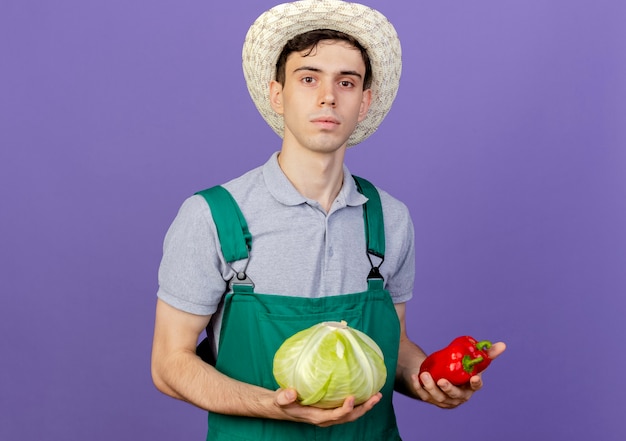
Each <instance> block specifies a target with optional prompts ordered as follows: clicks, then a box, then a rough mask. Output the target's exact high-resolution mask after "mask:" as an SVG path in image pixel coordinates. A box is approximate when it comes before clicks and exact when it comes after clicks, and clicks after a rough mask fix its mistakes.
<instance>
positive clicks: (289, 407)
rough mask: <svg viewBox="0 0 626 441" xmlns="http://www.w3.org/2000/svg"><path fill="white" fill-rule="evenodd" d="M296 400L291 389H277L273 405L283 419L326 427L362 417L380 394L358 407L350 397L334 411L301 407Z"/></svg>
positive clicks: (295, 394) (296, 395)
mask: <svg viewBox="0 0 626 441" xmlns="http://www.w3.org/2000/svg"><path fill="white" fill-rule="evenodd" d="M297 398H298V394H297V392H296V391H295V390H293V389H278V390H277V391H276V398H275V400H274V403H275V404H276V406H277V408H279V409H280V410H281V411H282V412H283V413H284V414H285V416H286V417H287V418H285V419H289V420H292V421H298V422H301V423H308V424H313V425H316V426H319V427H328V426H333V425H335V424H343V423H349V422H351V421H354V420H356V419H358V418H360V417H362V416H363V415H365V413H366V412H369V411H370V410H372V408H373V407H374V406H375V405H376V404H377V403H378V402H379V401H380V399H381V398H382V394H381V393H380V392H378V393H377V394H375V395H373V396H372V397H370V398H369V399H368V400H367V401H366V402H365V403H362V404H359V405H358V406H355V405H354V397H352V396H350V397H347V398H346V399H345V401H344V402H343V405H342V406H341V407H337V408H335V409H321V408H319V407H314V406H303V405H301V404H299V403H298V402H297Z"/></svg>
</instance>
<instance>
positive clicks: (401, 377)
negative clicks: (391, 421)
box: [395, 303, 506, 409]
mask: <svg viewBox="0 0 626 441" xmlns="http://www.w3.org/2000/svg"><path fill="white" fill-rule="evenodd" d="M395 307H396V312H397V314H398V319H399V320H400V348H399V350H398V367H397V370H396V385H395V387H396V390H397V391H398V392H400V393H403V394H405V395H408V396H411V397H413V398H417V399H420V400H422V401H425V402H428V403H431V404H434V405H436V406H439V407H442V408H448V409H449V408H453V407H457V406H459V405H460V404H463V403H464V402H466V401H467V400H469V399H470V398H471V396H472V395H473V393H474V392H476V391H477V390H479V389H480V388H482V387H483V381H482V375H481V374H478V375H474V376H473V377H472V378H471V379H470V382H469V385H467V386H462V387H457V386H454V385H453V384H452V383H450V382H449V381H448V380H445V379H441V380H439V381H438V382H437V383H435V382H434V381H433V379H432V377H431V376H430V374H428V373H426V372H425V373H423V374H422V376H421V378H422V382H423V383H424V386H422V385H421V384H420V381H419V377H418V375H419V369H420V365H421V364H422V362H423V361H424V359H425V358H426V353H424V351H423V350H422V349H421V348H420V347H419V346H417V345H416V344H415V343H413V342H412V341H411V340H410V339H409V337H408V335H407V333H406V304H405V303H399V304H396V305H395ZM505 349H506V345H505V344H504V343H502V342H499V343H495V344H494V345H492V347H491V348H490V349H489V356H490V357H491V358H492V359H493V358H496V357H497V356H498V355H500V354H501V353H502V352H504V350H505Z"/></svg>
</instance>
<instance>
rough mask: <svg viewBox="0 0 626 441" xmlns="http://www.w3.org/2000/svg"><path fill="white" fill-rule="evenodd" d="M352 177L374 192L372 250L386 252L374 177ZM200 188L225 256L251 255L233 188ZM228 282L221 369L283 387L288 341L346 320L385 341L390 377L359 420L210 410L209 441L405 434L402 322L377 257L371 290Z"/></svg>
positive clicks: (368, 226) (368, 222)
mask: <svg viewBox="0 0 626 441" xmlns="http://www.w3.org/2000/svg"><path fill="white" fill-rule="evenodd" d="M354 179H355V181H356V182H357V187H358V188H359V191H361V193H363V194H364V195H365V196H367V197H368V202H367V203H366V204H365V205H364V207H363V218H364V223H365V234H366V238H367V244H368V245H367V248H368V249H367V253H368V257H369V256H370V254H372V255H375V256H378V257H380V258H384V251H385V250H384V248H385V239H384V237H385V236H384V226H383V219H382V207H381V204H380V197H379V195H378V192H377V190H376V189H375V187H374V186H373V185H372V184H370V183H369V182H368V181H366V180H364V179H362V178H357V177H355V178H354ZM198 194H200V195H202V196H204V197H205V199H206V200H207V202H208V203H209V205H210V207H211V212H212V213H213V218H214V220H215V224H216V227H217V231H218V236H219V239H220V244H221V247H222V252H223V254H224V257H225V259H226V260H227V261H228V262H233V261H235V260H241V259H247V258H248V250H249V249H250V246H251V236H250V233H249V232H248V228H247V224H246V221H245V219H244V217H243V215H242V213H241V211H240V210H239V207H238V206H237V203H236V202H235V200H234V199H233V198H232V196H231V195H230V193H228V191H226V190H225V189H224V188H223V187H213V188H210V189H208V190H204V191H202V192H199V193H198ZM364 251H365V250H364ZM370 262H371V258H370ZM381 263H382V261H381ZM379 266H380V265H379ZM244 271H245V270H244ZM365 276H366V275H365V274H364V277H365ZM230 286H231V290H232V292H230V293H228V294H227V295H226V296H225V299H224V318H223V321H222V328H221V334H220V340H219V353H218V356H217V360H216V362H215V367H216V368H217V369H218V370H219V371H221V372H222V373H224V374H226V375H228V376H229V377H232V378H235V379H238V380H240V381H243V382H246V383H250V384H255V385H258V386H261V387H264V388H267V389H271V390H276V389H278V387H279V386H278V384H277V383H276V381H275V380H274V376H273V374H272V365H273V357H274V353H275V352H276V351H277V350H278V348H279V346H280V345H281V344H282V343H283V341H284V340H285V339H287V338H288V337H290V336H292V335H293V334H295V333H296V332H298V331H301V330H303V329H306V328H308V327H310V326H313V325H316V324H318V323H320V322H324V321H338V322H339V321H342V320H345V321H346V322H347V323H348V326H350V327H352V328H355V329H358V330H360V331H363V332H365V333H366V334H367V335H369V336H370V337H371V338H372V339H373V340H374V341H375V342H376V343H377V344H378V345H379V346H380V348H381V350H382V351H383V354H384V358H385V365H386V368H387V380H386V382H385V385H384V386H383V388H382V390H381V392H382V395H383V396H382V399H381V401H380V402H379V403H378V404H376V406H374V408H373V409H372V410H371V411H369V412H367V413H366V414H365V415H364V416H362V417H361V418H359V419H358V420H356V421H354V422H351V423H346V424H340V425H335V426H331V427H325V428H321V427H317V426H314V425H310V424H305V423H296V422H290V421H276V420H266V419H260V418H249V417H239V416H230V415H222V414H216V413H209V429H208V434H207V441H264V440H268V441H270V440H271V441H280V440H286V441H293V440H298V439H301V440H307V441H314V440H324V441H326V440H328V441H331V440H337V441H339V440H341V441H394V440H400V435H399V433H398V428H397V425H396V418H395V413H394V410H393V404H392V395H393V386H394V376H395V372H396V364H397V359H398V345H399V339H400V326H399V321H398V316H397V314H396V311H395V308H394V305H393V303H392V301H391V297H390V295H389V292H388V291H386V290H385V289H384V287H383V279H382V276H381V275H380V272H379V271H378V267H376V266H374V265H373V264H372V270H371V271H370V274H369V275H367V286H368V288H367V290H366V291H363V292H360V293H352V294H339V293H338V295H335V296H330V297H321V298H303V297H292V296H284V295H277V294H261V293H256V292H254V285H253V283H252V281H250V280H249V279H248V278H247V276H246V275H245V273H244V272H241V273H239V274H237V276H235V277H233V280H231V282H230ZM200 347H202V344H201V345H200ZM200 347H199V350H198V353H199V354H200V353H201V350H200ZM203 358H204V357H203Z"/></svg>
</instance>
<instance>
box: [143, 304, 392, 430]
mask: <svg viewBox="0 0 626 441" xmlns="http://www.w3.org/2000/svg"><path fill="white" fill-rule="evenodd" d="M210 318H211V316H199V315H194V314H189V313H186V312H183V311H180V310H178V309H175V308H173V307H172V306H170V305H168V304H167V303H165V302H163V301H162V300H158V301H157V308H156V319H155V329H154V340H153V345H152V379H153V381H154V384H155V386H156V387H157V389H159V390H160V391H161V392H163V393H165V394H167V395H169V396H171V397H174V398H177V399H179V400H184V401H187V402H189V403H191V404H193V405H195V406H197V407H200V408H202V409H205V410H208V411H211V412H216V413H222V414H229V415H242V416H250V417H258V418H271V419H282V420H291V421H300V422H306V423H309V424H315V425H318V426H322V427H323V426H330V425H333V424H340V423H345V422H349V421H354V420H355V419H357V418H359V417H360V416H361V415H363V414H364V413H365V412H367V411H369V410H370V409H371V408H372V407H373V406H374V405H375V404H376V403H377V402H378V401H380V394H377V395H374V396H373V397H372V398H370V400H368V401H367V402H366V403H363V404H362V405H360V406H356V407H355V406H354V398H353V397H348V398H347V399H346V401H345V402H344V404H343V406H342V407H339V408H337V409H318V408H315V407H311V406H301V405H299V404H298V403H296V398H297V394H296V391H294V390H292V389H287V390H280V389H279V390H278V391H272V390H268V389H264V388H262V387H258V386H254V385H251V384H247V383H243V382H240V381H237V380H234V379H232V378H230V377H228V376H226V375H224V374H222V373H220V372H219V371H218V370H217V369H215V368H214V367H213V366H211V365H209V364H207V363H205V362H204V361H202V359H200V357H198V356H197V355H196V344H197V341H198V337H199V336H200V334H201V333H202V332H203V331H204V329H205V328H206V326H207V324H208V323H209V320H210Z"/></svg>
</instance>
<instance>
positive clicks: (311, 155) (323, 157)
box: [278, 148, 345, 213]
mask: <svg viewBox="0 0 626 441" xmlns="http://www.w3.org/2000/svg"><path fill="white" fill-rule="evenodd" d="M344 154H345V148H342V149H340V150H338V151H335V152H333V153H317V152H311V151H305V152H298V154H295V153H294V152H292V151H290V150H289V149H284V148H283V150H282V151H281V152H280V154H279V155H278V164H279V165H280V168H281V170H282V171H283V173H285V176H287V178H288V179H289V181H290V182H291V183H292V184H293V186H294V187H295V188H296V190H298V192H300V194H301V195H302V196H304V197H305V198H307V199H312V200H315V201H317V202H319V204H320V205H321V206H322V207H323V208H324V210H325V211H326V212H327V213H328V212H329V211H330V208H331V207H332V205H333V202H334V201H335V199H336V198H337V195H339V192H340V191H341V186H342V185H343V158H344Z"/></svg>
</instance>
